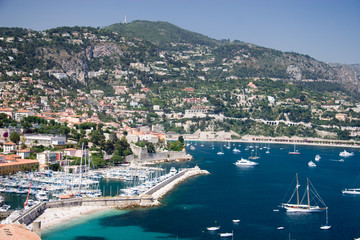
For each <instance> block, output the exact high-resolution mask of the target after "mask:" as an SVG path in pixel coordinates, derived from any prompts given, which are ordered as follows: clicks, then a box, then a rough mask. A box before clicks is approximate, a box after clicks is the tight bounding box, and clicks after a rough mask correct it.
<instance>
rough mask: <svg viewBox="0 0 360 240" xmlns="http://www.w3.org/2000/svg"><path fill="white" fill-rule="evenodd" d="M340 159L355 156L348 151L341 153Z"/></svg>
mask: <svg viewBox="0 0 360 240" xmlns="http://www.w3.org/2000/svg"><path fill="white" fill-rule="evenodd" d="M339 156H340V157H351V156H354V152H348V151H346V150H344V151H342V152H341V153H339Z"/></svg>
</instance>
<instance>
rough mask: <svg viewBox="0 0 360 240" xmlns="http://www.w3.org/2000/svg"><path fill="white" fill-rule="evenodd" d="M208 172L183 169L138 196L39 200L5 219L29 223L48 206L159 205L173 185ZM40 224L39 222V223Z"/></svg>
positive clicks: (125, 206)
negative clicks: (16, 214) (159, 200)
mask: <svg viewBox="0 0 360 240" xmlns="http://www.w3.org/2000/svg"><path fill="white" fill-rule="evenodd" d="M200 174H209V172H208V171H206V170H200V168H199V167H195V168H189V169H183V170H181V171H179V172H178V173H176V174H175V175H174V176H172V177H170V178H168V179H166V180H165V181H163V182H160V183H158V184H157V185H155V186H154V187H152V188H150V189H149V190H148V191H146V192H145V193H143V194H141V195H140V196H117V197H96V198H73V199H65V200H56V201H48V202H41V203H39V204H37V205H35V206H32V207H31V208H29V209H27V210H24V211H23V212H21V213H20V214H19V215H18V216H10V217H9V218H8V219H7V223H18V224H25V225H29V224H31V223H33V222H34V221H36V219H37V218H38V217H39V216H41V215H42V214H43V213H44V212H45V210H46V209H50V208H64V207H80V206H87V207H92V206H94V207H117V208H123V209H124V208H128V207H151V206H156V205H159V202H158V201H157V200H158V199H159V198H161V197H162V196H164V195H165V194H166V193H167V192H169V191H170V190H171V189H172V188H173V187H174V186H175V185H177V184H179V183H180V182H182V181H184V180H185V179H187V178H189V177H191V176H195V175H200ZM40 225H41V224H40Z"/></svg>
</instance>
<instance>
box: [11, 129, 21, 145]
mask: <svg viewBox="0 0 360 240" xmlns="http://www.w3.org/2000/svg"><path fill="white" fill-rule="evenodd" d="M10 141H12V142H13V143H16V144H17V143H18V142H19V141H20V135H19V134H18V133H17V132H13V133H11V134H10Z"/></svg>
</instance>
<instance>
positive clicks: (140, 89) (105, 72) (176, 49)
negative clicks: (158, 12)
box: [0, 21, 360, 139]
mask: <svg viewBox="0 0 360 240" xmlns="http://www.w3.org/2000/svg"><path fill="white" fill-rule="evenodd" d="M114 26H118V27H119V26H120V27H121V29H125V30H126V31H125V30H123V32H121V31H115V30H111V31H110V30H109V28H92V27H59V28H55V29H49V30H46V31H42V32H39V31H33V30H30V29H21V28H0V96H1V97H0V107H1V108H16V109H24V108H26V109H31V110H33V111H34V112H36V113H43V114H44V113H45V112H46V113H47V114H49V115H48V116H49V117H51V118H56V114H57V113H60V112H62V114H61V116H66V115H67V116H68V118H67V119H68V120H66V121H76V120H75V119H78V120H79V121H80V118H81V119H83V118H89V119H90V120H89V121H90V122H99V120H101V121H106V122H109V121H110V122H114V123H116V124H114V125H112V124H111V125H112V126H116V125H117V124H120V123H121V125H122V126H125V125H126V126H131V127H132V128H135V127H141V126H144V127H147V128H148V127H149V126H158V127H159V126H160V127H159V128H158V129H160V130H161V129H163V130H164V131H166V132H176V133H193V132H195V131H196V130H197V129H200V130H208V131H218V130H225V131H230V130H233V131H235V132H236V133H238V134H252V135H266V136H284V135H285V136H294V135H296V136H303V137H315V136H321V137H329V138H338V139H350V138H356V137H357V136H358V135H357V133H356V131H357V130H356V131H355V130H354V129H353V128H352V127H356V126H359V125H360V108H359V107H358V106H359V103H358V99H359V94H358V93H359V78H358V75H357V73H356V72H355V71H354V70H352V69H351V68H349V66H347V65H340V64H338V65H329V64H326V63H323V62H320V61H317V60H316V59H314V58H312V57H310V56H308V55H303V54H298V53H294V52H281V51H278V50H274V49H269V48H264V47H261V46H257V45H254V44H251V43H245V42H241V41H231V42H230V41H218V40H214V39H210V38H207V37H205V36H203V35H200V34H197V33H192V32H189V31H186V30H183V29H180V28H178V27H176V26H174V25H171V24H169V23H163V22H145V21H136V22H133V23H129V24H126V25H125V24H123V25H121V24H117V25H114ZM130 29H131V31H130ZM160 33H161V34H160ZM159 36H161V37H159ZM351 67H352V66H351ZM355 67H356V66H355ZM64 111H66V113H64ZM64 121H65V119H64ZM81 121H82V120H81ZM289 122H291V123H290V125H289ZM6 124H7V125H8V124H9V123H8V122H1V121H0V125H6ZM294 124H295V125H294ZM333 126H336V127H333ZM338 126H342V127H346V129H339V128H338ZM350 131H355V132H350ZM350 134H351V135H350ZM74 136H75V135H74ZM75 137H76V138H79V137H81V136H80V135H76V136H75Z"/></svg>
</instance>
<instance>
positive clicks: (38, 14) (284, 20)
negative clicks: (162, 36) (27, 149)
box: [0, 0, 360, 63]
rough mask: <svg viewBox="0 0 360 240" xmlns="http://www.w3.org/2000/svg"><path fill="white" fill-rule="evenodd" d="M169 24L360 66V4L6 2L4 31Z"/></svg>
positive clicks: (286, 0)
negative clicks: (10, 28) (137, 22)
mask: <svg viewBox="0 0 360 240" xmlns="http://www.w3.org/2000/svg"><path fill="white" fill-rule="evenodd" d="M125 16H127V20H128V22H130V21H134V20H150V21H166V22H170V23H172V24H175V25H177V26H179V27H181V28H184V29H187V30H190V31H194V32H198V33H201V34H204V35H206V36H209V37H212V38H215V39H230V40H241V41H245V42H250V43H254V44H258V45H260V46H264V47H269V48H274V49H277V50H282V51H294V52H298V53H302V54H308V55H310V56H311V57H314V58H316V59H318V60H321V61H324V62H339V63H360V0H0V26H1V27H23V28H31V29H34V30H44V29H49V28H54V27H58V26H93V27H99V26H100V27H102V26H107V25H110V24H113V23H118V22H123V21H124V18H125Z"/></svg>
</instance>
